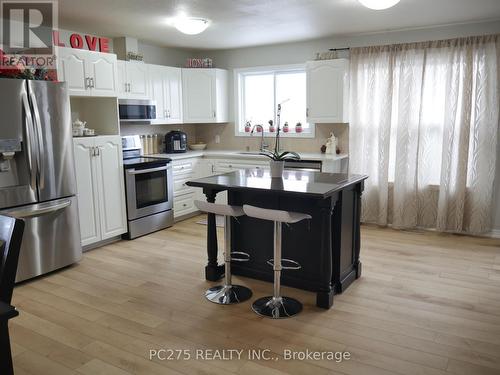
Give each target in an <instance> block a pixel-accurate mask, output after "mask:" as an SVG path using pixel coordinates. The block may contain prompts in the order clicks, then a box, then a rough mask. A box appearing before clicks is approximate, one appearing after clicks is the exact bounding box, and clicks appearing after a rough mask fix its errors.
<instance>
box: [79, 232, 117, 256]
mask: <svg viewBox="0 0 500 375" xmlns="http://www.w3.org/2000/svg"><path fill="white" fill-rule="evenodd" d="M121 239H122V236H116V237H112V238H108V239H107V240H102V241H99V242H94V243H92V244H90V245H86V246H83V247H82V250H83V252H86V251H89V250H94V249H97V248H99V247H102V246H105V245H109V244H110V243H113V242H118V241H120V240H121Z"/></svg>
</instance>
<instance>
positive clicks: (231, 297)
mask: <svg viewBox="0 0 500 375" xmlns="http://www.w3.org/2000/svg"><path fill="white" fill-rule="evenodd" d="M194 204H195V206H196V207H197V208H198V209H199V210H200V211H203V212H209V213H212V214H216V215H222V216H224V262H225V267H226V269H225V272H224V284H223V285H217V286H214V287H212V288H210V289H208V290H207V291H206V292H205V297H207V299H208V300H209V301H211V302H214V303H218V304H220V305H231V304H234V303H240V302H243V301H246V300H247V299H249V298H250V297H252V291H251V290H250V289H249V288H247V287H246V286H242V285H233V284H232V282H231V261H233V262H247V261H249V260H250V255H249V254H247V253H244V252H241V251H231V217H239V216H243V215H244V214H245V213H244V212H243V209H242V208H241V207H239V206H230V205H227V204H216V203H210V202H204V201H195V202H194Z"/></svg>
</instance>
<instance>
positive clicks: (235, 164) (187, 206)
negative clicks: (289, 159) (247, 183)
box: [172, 158, 268, 219]
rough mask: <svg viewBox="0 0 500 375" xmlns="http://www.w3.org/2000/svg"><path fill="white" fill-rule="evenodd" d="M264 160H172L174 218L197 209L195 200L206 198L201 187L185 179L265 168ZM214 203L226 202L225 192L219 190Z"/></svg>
mask: <svg viewBox="0 0 500 375" xmlns="http://www.w3.org/2000/svg"><path fill="white" fill-rule="evenodd" d="M266 165H268V163H267V162H265V161H257V160H248V159H231V160H218V159H209V158H207V159H205V158H200V159H199V158H189V159H182V160H174V161H173V162H172V172H173V178H174V218H176V219H178V218H181V217H183V216H185V215H189V214H192V213H193V212H196V211H197V208H196V206H195V205H194V201H195V200H206V199H207V198H206V196H205V194H203V189H201V188H193V187H189V186H187V185H186V182H187V181H190V180H194V179H197V178H203V177H209V176H213V175H216V174H222V173H227V172H232V171H236V170H239V169H246V168H256V169H259V168H265V166H266ZM215 203H218V204H227V192H226V191H221V192H219V193H217V195H216V197H215Z"/></svg>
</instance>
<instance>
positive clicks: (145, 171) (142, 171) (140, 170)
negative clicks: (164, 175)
mask: <svg viewBox="0 0 500 375" xmlns="http://www.w3.org/2000/svg"><path fill="white" fill-rule="evenodd" d="M169 168H170V166H168V165H166V166H164V167H158V168H150V169H139V170H136V169H127V173H128V174H143V173H150V172H158V171H166V170H167V169H169Z"/></svg>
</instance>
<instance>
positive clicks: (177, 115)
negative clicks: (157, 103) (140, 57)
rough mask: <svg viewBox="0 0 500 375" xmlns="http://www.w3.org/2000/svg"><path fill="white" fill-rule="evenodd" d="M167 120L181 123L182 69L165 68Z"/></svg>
mask: <svg viewBox="0 0 500 375" xmlns="http://www.w3.org/2000/svg"><path fill="white" fill-rule="evenodd" d="M164 87H165V99H166V108H165V109H166V110H167V122H168V123H172V124H180V123H182V118H183V116H182V70H181V69H180V68H170V67H169V68H167V70H166V77H165V81H164Z"/></svg>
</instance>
